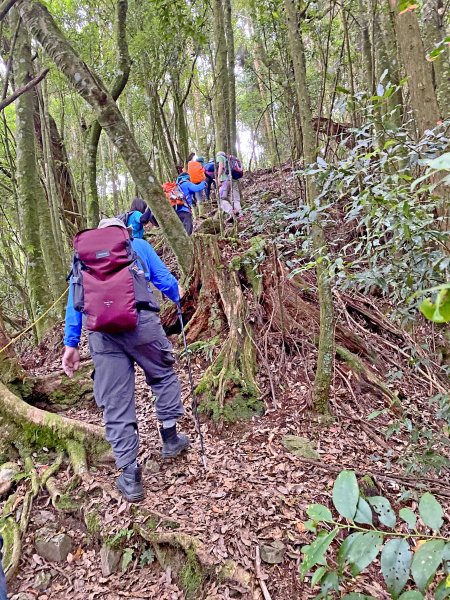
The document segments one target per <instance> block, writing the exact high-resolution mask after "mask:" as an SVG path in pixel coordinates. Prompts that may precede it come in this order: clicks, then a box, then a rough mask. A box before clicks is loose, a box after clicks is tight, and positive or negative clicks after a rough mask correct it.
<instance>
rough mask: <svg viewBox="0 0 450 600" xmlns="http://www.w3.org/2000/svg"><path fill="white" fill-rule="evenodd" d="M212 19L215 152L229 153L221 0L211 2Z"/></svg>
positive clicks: (226, 75)
mask: <svg viewBox="0 0 450 600" xmlns="http://www.w3.org/2000/svg"><path fill="white" fill-rule="evenodd" d="M212 7H213V17H214V42H215V44H214V46H215V56H214V64H215V68H214V71H215V80H214V120H215V130H216V147H217V150H221V151H223V152H227V153H228V152H229V151H230V149H231V147H230V142H231V140H230V119H229V110H230V95H229V93H230V85H229V81H228V64H227V41H226V38H225V16H224V11H223V5H222V0H212Z"/></svg>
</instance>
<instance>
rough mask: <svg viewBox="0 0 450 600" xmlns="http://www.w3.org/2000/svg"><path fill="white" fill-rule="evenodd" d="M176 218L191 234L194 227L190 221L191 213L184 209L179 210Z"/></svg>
mask: <svg viewBox="0 0 450 600" xmlns="http://www.w3.org/2000/svg"><path fill="white" fill-rule="evenodd" d="M177 215H178V218H179V219H180V221H181V222H182V223H183V227H184V229H185V230H186V233H187V234H188V235H192V231H193V229H194V225H193V223H192V214H191V213H190V212H187V211H185V210H182V211H181V210H180V211H178V212H177Z"/></svg>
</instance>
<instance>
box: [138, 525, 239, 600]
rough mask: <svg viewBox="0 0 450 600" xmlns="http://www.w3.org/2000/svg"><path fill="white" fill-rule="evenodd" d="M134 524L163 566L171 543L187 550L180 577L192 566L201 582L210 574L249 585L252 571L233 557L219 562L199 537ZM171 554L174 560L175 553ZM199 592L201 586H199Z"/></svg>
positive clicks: (173, 547) (236, 583) (175, 547)
mask: <svg viewBox="0 0 450 600" xmlns="http://www.w3.org/2000/svg"><path fill="white" fill-rule="evenodd" d="M134 528H135V531H136V532H137V533H138V534H139V535H140V536H141V537H142V538H144V539H145V540H146V541H148V542H149V543H150V544H151V545H152V546H153V548H154V549H155V554H156V556H157V557H158V560H159V561H160V563H161V566H162V567H163V568H167V566H168V565H167V563H166V561H167V557H168V555H167V554H166V553H165V552H164V548H165V547H167V546H169V547H170V548H171V549H173V550H175V551H177V550H178V551H180V550H181V551H182V552H183V554H184V560H183V558H182V559H181V564H180V565H179V572H178V574H177V575H178V577H181V578H182V579H183V569H186V567H188V568H190V569H191V571H192V574H194V573H195V575H196V581H197V582H198V584H199V585H201V584H202V583H203V581H204V579H206V577H213V578H215V579H217V580H219V581H221V582H227V583H228V584H232V585H237V586H239V587H240V588H243V589H244V590H248V589H249V586H250V583H251V575H250V574H249V573H248V572H247V571H246V570H245V569H243V568H242V567H241V566H240V565H238V564H237V563H236V562H234V561H233V560H228V561H226V562H225V563H222V564H219V565H218V564H217V562H216V559H215V558H214V557H213V556H211V554H209V552H208V551H207V550H206V548H205V546H204V545H203V543H202V542H201V541H200V540H199V539H197V538H195V537H193V536H191V535H187V534H185V533H181V532H177V531H174V532H172V531H171V532H167V531H163V532H155V531H151V530H148V529H146V528H145V527H143V526H141V525H138V524H135V526H134ZM171 558H172V560H173V556H172V557H171ZM182 583H183V582H182ZM198 592H199V590H197V593H198ZM195 597H199V596H198V595H197V596H195Z"/></svg>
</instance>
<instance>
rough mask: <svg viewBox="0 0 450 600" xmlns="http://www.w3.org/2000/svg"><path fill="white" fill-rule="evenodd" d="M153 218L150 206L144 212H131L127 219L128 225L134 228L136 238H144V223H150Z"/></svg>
mask: <svg viewBox="0 0 450 600" xmlns="http://www.w3.org/2000/svg"><path fill="white" fill-rule="evenodd" d="M151 218H152V213H151V210H150V209H149V208H147V210H146V211H145V213H144V214H142V213H141V212H140V211H139V210H135V211H134V212H132V213H131V215H130V216H129V217H128V220H127V227H131V228H132V229H133V237H134V238H139V239H141V238H143V237H144V225H145V223H148V221H150V220H151Z"/></svg>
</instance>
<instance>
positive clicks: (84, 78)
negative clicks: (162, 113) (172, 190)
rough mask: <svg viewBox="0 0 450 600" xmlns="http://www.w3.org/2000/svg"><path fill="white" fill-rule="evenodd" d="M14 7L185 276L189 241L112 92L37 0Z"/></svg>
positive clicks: (191, 253)
mask: <svg viewBox="0 0 450 600" xmlns="http://www.w3.org/2000/svg"><path fill="white" fill-rule="evenodd" d="M17 6H18V10H19V12H20V16H21V17H22V19H23V22H24V24H25V25H26V27H27V28H28V30H29V31H30V33H31V34H32V35H33V36H34V37H35V39H36V40H37V41H38V42H39V44H41V45H42V47H43V48H44V50H45V51H46V52H47V54H48V55H49V56H50V58H51V59H52V60H54V62H55V63H56V65H57V67H58V68H59V69H60V70H61V71H62V72H63V73H64V74H65V75H66V77H67V78H68V79H69V80H70V81H71V83H72V85H73V86H74V88H75V89H76V91H77V92H78V93H79V94H80V95H81V96H82V97H83V98H84V99H85V100H86V102H88V104H90V106H91V107H92V108H93V109H94V111H95V113H96V115H97V119H98V122H99V123H100V125H101V126H102V127H103V128H104V129H105V132H106V133H107V134H108V137H110V138H111V140H112V141H113V143H114V144H115V146H116V147H117V149H118V150H119V152H120V154H121V156H122V158H123V160H124V162H125V164H126V166H127V167H128V169H129V171H130V173H131V175H132V177H133V180H134V182H135V184H136V186H137V187H138V188H139V190H140V191H141V193H142V195H143V197H144V199H145V200H146V202H147V204H148V206H149V207H150V208H151V210H152V212H153V213H154V214H155V217H156V218H157V220H158V222H159V224H160V227H161V228H162V231H163V233H164V235H165V237H166V239H167V241H168V243H169V245H170V246H171V248H172V250H173V251H174V253H175V256H176V257H177V259H178V262H179V265H180V267H181V270H182V271H183V273H185V274H186V275H187V274H188V273H189V272H190V269H191V265H192V257H193V251H192V242H191V240H190V239H189V237H188V236H187V234H186V232H185V230H184V228H183V226H182V224H181V222H180V220H179V219H178V217H177V215H176V214H175V212H174V211H172V210H167V199H166V196H165V194H164V192H163V190H162V188H161V186H160V184H159V183H158V182H157V181H156V179H155V175H154V173H153V171H152V170H151V168H150V166H149V165H148V162H147V161H146V159H145V156H144V155H143V153H142V152H141V150H140V149H139V147H138V146H137V144H136V141H135V139H134V137H133V136H132V135H131V132H130V130H129V128H128V126H127V124H126V122H125V120H124V118H123V116H122V114H121V112H120V111H119V109H118V107H117V105H116V103H115V102H114V100H113V99H112V97H111V95H110V94H109V93H108V92H107V90H106V89H105V86H104V85H103V83H102V82H101V81H100V80H99V78H98V77H97V76H94V75H93V74H92V73H91V71H90V70H89V68H88V67H87V65H86V64H85V63H84V62H83V61H82V60H81V59H80V58H79V56H78V55H77V53H76V52H75V50H74V49H73V48H72V46H71V45H70V44H69V43H68V42H67V40H66V39H65V37H64V35H63V33H62V32H61V31H60V30H59V29H58V27H57V25H56V23H55V22H54V20H53V18H52V16H51V15H50V13H49V12H48V10H47V9H46V8H45V7H44V6H43V5H42V4H41V3H40V2H38V1H37V0H27V1H25V0H19V2H18V5H17Z"/></svg>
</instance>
